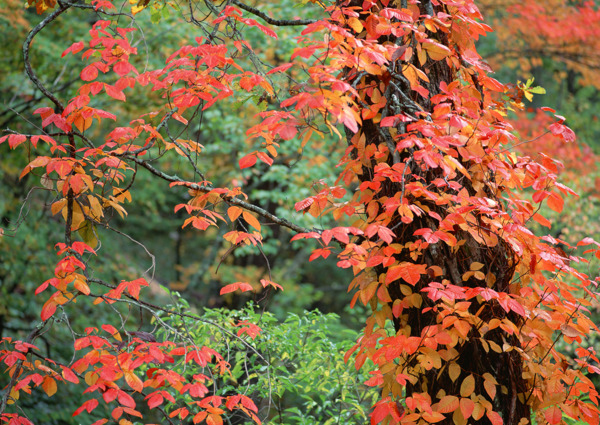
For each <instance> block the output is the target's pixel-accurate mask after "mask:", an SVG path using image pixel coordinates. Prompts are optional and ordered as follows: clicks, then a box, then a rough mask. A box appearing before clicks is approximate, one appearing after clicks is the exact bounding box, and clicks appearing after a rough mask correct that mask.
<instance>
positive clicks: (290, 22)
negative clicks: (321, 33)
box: [231, 0, 317, 27]
mask: <svg viewBox="0 0 600 425" xmlns="http://www.w3.org/2000/svg"><path fill="white" fill-rule="evenodd" d="M231 3H232V4H235V5H236V6H238V7H239V8H240V9H244V10H245V11H246V12H250V13H252V14H253V15H255V16H258V17H259V18H261V19H263V20H264V21H265V22H266V23H267V24H271V25H275V26H278V27H291V26H296V25H309V24H314V23H315V22H317V21H316V20H315V19H273V18H271V17H270V16H268V15H267V14H265V13H264V12H261V11H260V10H258V9H255V8H254V7H251V6H248V5H247V4H244V3H242V2H241V1H239V0H231Z"/></svg>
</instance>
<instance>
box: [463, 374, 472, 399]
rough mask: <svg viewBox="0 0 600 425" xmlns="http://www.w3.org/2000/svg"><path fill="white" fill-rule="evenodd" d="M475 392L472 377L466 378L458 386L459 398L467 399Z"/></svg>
mask: <svg viewBox="0 0 600 425" xmlns="http://www.w3.org/2000/svg"><path fill="white" fill-rule="evenodd" d="M473 391H475V378H474V377H473V375H472V374H471V375H469V376H467V377H466V378H465V379H464V380H463V381H462V384H461V385H460V396H461V397H469V396H470V395H471V394H473Z"/></svg>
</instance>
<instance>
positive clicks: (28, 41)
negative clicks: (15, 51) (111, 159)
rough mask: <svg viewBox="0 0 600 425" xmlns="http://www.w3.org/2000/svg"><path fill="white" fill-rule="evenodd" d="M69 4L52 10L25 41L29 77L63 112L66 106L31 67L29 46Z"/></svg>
mask: <svg viewBox="0 0 600 425" xmlns="http://www.w3.org/2000/svg"><path fill="white" fill-rule="evenodd" d="M68 8H69V6H63V5H60V7H59V8H58V9H56V10H55V11H54V12H52V13H51V14H50V15H48V16H47V17H46V19H44V20H43V21H42V22H40V23H39V24H37V25H36V26H35V27H34V28H33V29H32V30H31V31H30V32H29V34H27V38H25V42H24V43H23V61H24V63H25V72H27V75H28V76H29V79H30V80H31V82H32V83H33V84H35V86H36V87H37V88H38V89H39V90H40V91H41V92H42V93H43V94H44V96H46V97H47V98H48V99H50V100H51V101H52V103H54V104H55V105H56V107H57V108H58V112H62V111H63V110H64V109H65V108H64V106H63V104H62V103H61V101H60V100H58V98H57V97H56V96H54V94H52V93H51V92H50V91H49V90H48V89H47V88H46V87H45V86H44V85H43V84H42V82H41V81H40V79H39V78H38V77H37V75H36V74H35V72H33V68H32V67H31V62H30V61H29V48H30V47H31V42H32V41H33V38H34V37H35V36H36V35H37V33H38V32H40V31H41V30H42V29H44V27H45V26H46V25H48V24H49V23H50V22H52V21H54V20H55V19H56V18H58V17H59V16H60V15H61V14H63V13H64V12H65V11H66V10H67V9H68Z"/></svg>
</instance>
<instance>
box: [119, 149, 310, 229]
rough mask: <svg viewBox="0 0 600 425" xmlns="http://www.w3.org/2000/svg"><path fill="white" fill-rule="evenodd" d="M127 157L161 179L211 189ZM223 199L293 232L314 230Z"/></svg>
mask: <svg viewBox="0 0 600 425" xmlns="http://www.w3.org/2000/svg"><path fill="white" fill-rule="evenodd" d="M127 157H128V158H129V159H131V160H132V161H133V162H135V163H136V164H138V165H140V166H142V167H144V168H145V169H146V170H148V171H150V172H151V173H152V174H154V175H155V176H157V177H160V178H161V179H163V180H166V181H168V182H171V183H183V184H184V185H185V186H186V187H189V188H190V189H194V190H201V191H204V192H208V191H211V190H212V189H213V187H212V186H210V185H202V186H201V185H199V184H196V183H191V182H187V181H185V180H183V179H181V178H179V177H177V176H170V175H168V174H166V173H164V172H162V171H160V170H157V169H156V168H154V167H153V166H152V165H150V164H149V163H148V162H146V161H143V160H141V159H139V158H136V157H131V156H127ZM223 200H224V201H225V202H227V203H228V204H229V205H236V206H238V207H241V208H244V209H245V210H248V211H252V212H254V213H256V214H258V215H260V216H261V217H263V218H266V219H267V220H269V221H270V222H272V223H275V224H278V225H280V226H282V227H287V228H288V229H290V230H293V231H294V232H298V233H309V232H314V231H315V229H307V228H306V227H302V226H298V225H297V224H294V223H292V222H290V221H288V220H286V219H284V218H279V217H277V216H276V215H274V214H271V213H270V212H268V211H267V210H265V209H263V208H260V207H257V206H256V205H253V204H250V203H249V202H246V201H243V200H241V199H238V198H231V197H227V196H224V197H223Z"/></svg>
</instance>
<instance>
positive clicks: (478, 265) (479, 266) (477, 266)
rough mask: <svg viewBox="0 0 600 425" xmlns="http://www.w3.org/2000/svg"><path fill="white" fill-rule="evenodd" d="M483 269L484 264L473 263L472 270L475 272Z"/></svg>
mask: <svg viewBox="0 0 600 425" xmlns="http://www.w3.org/2000/svg"><path fill="white" fill-rule="evenodd" d="M482 267H483V264H481V263H478V262H474V263H471V270H473V271H477V270H481V268H482Z"/></svg>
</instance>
